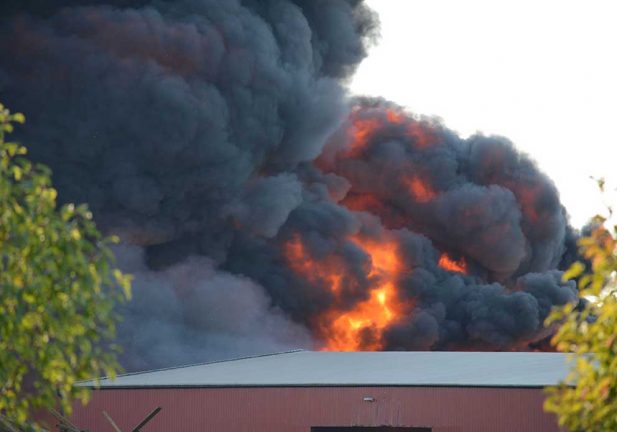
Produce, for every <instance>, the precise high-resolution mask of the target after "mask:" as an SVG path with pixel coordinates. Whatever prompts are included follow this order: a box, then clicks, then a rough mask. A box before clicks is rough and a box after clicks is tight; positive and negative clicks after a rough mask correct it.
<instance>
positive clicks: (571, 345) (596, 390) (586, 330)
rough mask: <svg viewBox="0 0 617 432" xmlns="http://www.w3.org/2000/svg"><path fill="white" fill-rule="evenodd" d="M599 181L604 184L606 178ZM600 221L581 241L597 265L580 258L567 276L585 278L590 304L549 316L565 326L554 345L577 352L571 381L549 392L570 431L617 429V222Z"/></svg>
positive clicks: (549, 404) (549, 403)
mask: <svg viewBox="0 0 617 432" xmlns="http://www.w3.org/2000/svg"><path fill="white" fill-rule="evenodd" d="M599 185H600V188H601V189H602V188H603V187H604V184H603V182H602V181H600V182H599ZM611 214H612V211H611V209H610V208H609V215H611ZM594 223H595V228H594V229H593V230H592V232H591V234H590V235H589V236H587V237H584V238H581V239H580V240H579V243H578V244H579V248H580V252H581V254H582V256H584V257H585V258H586V259H587V260H588V262H589V263H590V267H591V268H590V269H589V270H588V269H587V268H586V266H585V265H584V264H583V263H581V262H577V263H575V264H574V265H572V267H571V268H570V269H569V270H568V271H567V272H566V273H565V274H564V278H566V279H568V278H570V279H571V278H579V279H578V285H579V289H580V294H581V296H582V297H584V298H585V299H587V300H588V302H587V304H586V305H585V306H584V307H583V308H575V307H574V305H567V306H564V307H562V308H559V309H557V310H555V311H554V312H553V313H552V314H551V315H550V316H549V318H548V320H547V323H548V324H559V325H560V327H559V329H558V330H557V332H556V334H555V336H554V337H553V343H554V345H555V346H556V348H557V349H558V350H559V351H562V352H569V353H572V364H571V370H570V373H569V375H568V377H567V379H566V381H565V382H564V383H562V384H561V385H560V386H556V387H551V388H549V389H548V390H547V391H548V393H549V396H548V398H547V400H546V402H545V409H546V410H547V411H549V412H553V413H556V414H557V417H558V420H559V424H560V425H561V426H563V427H564V428H565V429H566V430H567V431H570V432H583V431H584V432H589V431H593V432H604V431H606V432H609V431H610V432H614V431H617V282H616V273H617V226H613V227H608V225H609V223H608V220H607V219H606V218H604V217H600V216H597V217H596V218H595V221H594Z"/></svg>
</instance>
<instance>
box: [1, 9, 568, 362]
mask: <svg viewBox="0 0 617 432" xmlns="http://www.w3.org/2000/svg"><path fill="white" fill-rule="evenodd" d="M0 16H2V17H3V18H2V20H1V21H0V99H2V100H3V102H5V103H6V104H7V105H8V106H10V107H11V109H13V110H16V111H22V112H24V113H25V114H26V115H27V118H28V125H27V127H26V128H24V130H23V131H21V135H20V137H19V138H20V139H21V140H22V141H23V142H24V144H26V145H27V146H28V147H29V149H30V154H31V156H32V157H33V158H34V159H36V160H38V161H42V162H44V163H46V164H48V165H49V166H51V168H52V169H53V172H54V183H55V185H56V186H57V188H58V189H59V192H60V198H61V199H62V200H63V201H67V202H87V203H88V204H89V205H90V207H91V208H92V209H93V211H94V213H95V217H96V220H97V222H98V224H99V225H100V226H101V227H102V228H103V229H104V230H105V231H106V232H110V233H111V232H113V233H116V234H119V235H120V236H121V238H122V239H123V242H124V245H123V246H122V247H121V248H119V249H118V251H117V255H118V259H119V264H120V265H121V266H122V267H123V268H125V269H127V270H128V271H131V272H133V273H135V274H136V281H135V295H134V299H133V301H132V302H131V303H130V304H129V305H127V306H126V307H125V310H124V315H125V317H126V318H125V322H124V324H123V325H122V327H121V329H120V342H121V343H122V344H123V345H124V347H125V350H126V352H125V355H124V364H125V366H126V367H127V368H129V369H135V368H146V367H152V366H164V365H170V364H177V363H180V362H191V361H198V360H204V359H211V358H218V357H222V356H231V355H236V354H247V353H251V352H260V351H261V352H264V351H270V350H278V349H283V348H288V347H298V346H300V347H319V346H320V339H321V338H327V336H328V335H327V334H325V333H324V331H323V327H322V326H321V324H320V323H319V320H320V317H323V314H324V313H325V312H327V311H329V310H332V308H333V307H334V308H336V309H337V310H341V311H345V310H349V309H352V308H353V307H354V305H356V304H357V303H358V302H361V301H362V300H364V299H366V298H367V297H368V296H369V288H370V287H371V286H372V284H373V283H374V280H373V279H374V278H373V277H372V276H371V275H369V272H368V271H367V268H368V267H370V265H371V264H370V261H371V258H370V256H369V255H368V254H367V252H366V251H365V250H363V249H362V248H361V247H358V245H357V244H355V243H354V242H352V241H350V237H352V236H357V235H362V236H365V237H369V238H374V239H376V240H382V239H384V238H388V239H390V241H393V242H395V243H396V244H397V245H398V247H399V250H400V254H401V257H402V258H401V259H402V260H403V261H404V262H405V264H406V266H407V268H408V271H405V272H403V273H401V274H400V275H397V278H398V280H397V286H399V287H400V288H399V291H400V295H401V296H403V297H408V298H410V299H412V298H413V299H414V302H416V309H415V310H414V312H413V313H412V314H410V315H409V316H408V317H406V318H405V319H403V320H400V321H399V322H397V323H396V325H392V326H391V327H389V328H388V329H387V331H386V332H385V333H384V347H385V348H391V349H417V348H423V349H444V348H458V347H461V348H471V347H475V348H486V349H490V348H497V349H506V348H512V347H520V346H523V345H525V344H526V343H528V342H529V341H532V340H537V339H540V338H541V337H543V336H544V331H543V330H542V320H543V318H544V317H545V316H546V314H547V312H548V310H549V308H550V306H551V305H554V304H561V303H564V302H566V301H570V300H572V299H574V290H573V288H572V287H571V286H570V285H563V284H562V283H561V282H560V279H559V273H558V272H557V271H556V269H557V268H558V267H559V266H560V261H561V262H562V264H561V265H564V263H566V261H568V260H570V259H571V258H570V257H569V255H568V254H566V256H565V258H564V252H565V250H566V249H565V246H564V245H565V244H572V241H571V239H572V238H573V237H574V236H573V234H572V232H571V231H570V230H569V228H568V227H567V223H566V218H565V212H564V210H563V209H562V207H561V205H560V203H559V199H558V195H557V192H556V190H555V188H554V186H553V185H552V183H551V182H550V181H549V180H548V179H547V178H546V177H545V176H544V175H542V174H541V173H539V172H538V170H537V169H536V167H535V166H534V164H533V163H532V162H531V161H530V160H529V159H528V158H527V157H526V156H521V155H519V154H518V153H517V152H516V151H515V150H514V149H513V147H512V145H511V144H510V143H508V142H507V141H506V140H504V139H501V138H486V137H481V136H477V137H473V138H470V139H468V140H461V139H460V138H458V137H456V136H455V135H454V134H453V133H452V132H450V131H448V130H447V129H445V128H443V127H441V126H439V125H432V126H431V128H429V129H431V131H432V132H431V133H432V134H433V135H435V136H436V137H437V139H438V141H439V142H438V145H434V146H430V147H428V148H426V149H424V148H420V147H421V146H418V145H416V144H417V143H416V144H414V140H416V141H417V140H418V139H419V138H418V137H417V136H416V135H414V134H413V133H412V134H411V135H410V134H409V131H408V130H404V125H403V124H402V123H400V121H399V120H396V121H389V120H388V119H387V116H388V115H387V112H388V109H390V108H389V105H388V104H386V103H383V102H375V101H363V102H361V103H360V105H362V106H364V108H363V109H361V110H360V111H354V112H353V113H351V118H352V119H356V120H357V119H358V116H360V117H362V116H364V117H366V118H369V119H370V118H375V119H377V120H378V121H379V122H380V124H379V127H378V128H377V129H376V132H374V133H373V134H372V135H371V138H370V142H367V145H366V148H363V149H361V151H359V153H358V154H354V155H351V156H350V155H349V154H347V153H346V150H345V149H346V148H347V147H348V146H349V145H350V143H349V131H350V130H353V129H354V127H355V126H354V123H353V121H351V120H348V118H350V117H349V116H350V112H351V111H350V110H351V105H352V103H351V102H350V100H349V99H348V98H347V96H346V93H345V89H344V82H345V80H346V79H347V78H348V77H349V76H350V75H351V74H352V73H353V71H354V69H355V67H356V66H357V65H358V63H359V62H360V61H361V60H362V58H364V56H365V55H366V48H367V45H368V44H369V43H370V42H371V40H372V39H373V37H374V36H375V33H376V19H375V17H374V15H373V14H372V12H371V11H370V10H369V9H368V8H367V7H366V6H365V5H364V4H363V3H362V1H360V0H108V1H96V0H64V1H61V0H56V1H43V0H30V1H17V0H9V1H6V2H3V3H2V5H0ZM371 104H372V105H371ZM386 120H388V121H386ZM410 121H411V120H409V119H407V120H405V121H404V122H406V123H404V124H405V125H407V124H408V123H409V122H410ZM414 137H415V138H414ZM327 142H328V144H327V146H326V143H327ZM414 146H415V147H414ZM320 155H321V157H320ZM318 157H320V159H319V163H317V164H315V163H314V161H315V160H316V159H317V158H318ZM409 175H420V176H422V177H423V179H424V180H426V181H427V182H429V183H430V184H431V185H432V186H431V187H432V188H434V189H435V190H436V191H437V193H436V196H435V197H432V196H431V199H430V202H424V201H425V200H418V199H417V198H418V197H417V196H416V197H415V199H414V196H413V194H412V195H410V194H409V193H408V189H409V185H408V184H406V183H403V182H402V181H401V179H404V178H406V176H409ZM366 195H372V196H374V197H377V199H376V203H377V204H376V206H374V207H366V208H357V206H356V207H354V206H352V205H350V204H349V202H350V200H352V199H353V198H354V197H362V196H366ZM354 210H357V211H354ZM294 239H298V240H299V241H301V242H302V244H304V245H306V248H307V250H308V251H309V252H310V254H311V256H312V257H313V258H314V259H315V260H316V261H320V260H326V261H329V262H331V263H335V264H336V266H337V268H338V269H340V271H341V272H342V273H344V275H343V279H342V281H343V283H342V286H343V288H342V295H340V294H339V295H333V293H332V291H331V290H330V287H329V286H327V283H326V282H325V281H321V280H318V279H315V278H306V277H303V275H302V274H299V273H298V271H297V268H296V267H295V266H294V263H293V262H290V258H289V255H288V254H287V253H286V247H287V245H289V243H290V241H294ZM566 240H567V241H566ZM441 252H448V253H451V254H455V255H457V254H458V255H460V256H465V257H467V259H468V260H469V265H470V274H469V275H461V274H453V273H452V272H447V271H445V270H443V269H441V268H440V267H439V266H438V265H437V262H438V259H439V254H440V253H441ZM343 270H344V272H343ZM337 271H339V270H337ZM365 336H366V337H367V338H371V337H372V338H374V337H375V335H374V334H372V333H371V332H370V331H367V334H366V335H365Z"/></svg>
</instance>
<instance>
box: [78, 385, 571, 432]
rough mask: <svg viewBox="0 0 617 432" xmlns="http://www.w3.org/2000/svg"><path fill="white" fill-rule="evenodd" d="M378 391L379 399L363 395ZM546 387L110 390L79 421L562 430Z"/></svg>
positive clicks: (229, 429) (153, 425) (257, 427)
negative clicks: (550, 410) (546, 408)
mask: <svg viewBox="0 0 617 432" xmlns="http://www.w3.org/2000/svg"><path fill="white" fill-rule="evenodd" d="M364 397H373V398H375V401H374V402H365V401H363V398H364ZM543 400H544V394H543V391H542V389H523V388H502V389H499V388H468V387H467V388H466V387H458V388H448V387H287V388H277V387H252V388H165V389H115V390H112V389H105V390H96V391H94V392H93V395H92V400H91V402H90V403H89V404H88V406H86V407H83V406H77V407H76V409H75V413H74V415H73V420H74V422H75V423H76V424H77V425H78V426H79V427H81V428H82V429H89V430H90V431H92V432H113V429H112V427H111V426H110V425H109V424H108V423H107V421H106V420H105V418H104V417H103V414H102V411H103V410H105V411H107V412H108V413H109V414H110V415H111V416H112V417H113V418H114V419H115V421H116V423H117V424H118V426H120V428H122V429H123V431H126V432H129V431H130V430H131V428H132V427H133V426H135V425H136V424H137V423H139V421H141V419H142V418H143V417H144V416H145V415H146V414H147V413H149V412H150V411H151V410H152V409H154V408H155V407H157V406H160V407H162V408H163V409H162V411H161V412H160V413H159V414H158V415H157V416H156V417H155V418H154V419H153V420H152V421H151V422H150V423H149V424H148V425H147V426H146V427H144V429H143V432H170V431H183V432H190V431H216V432H261V431H263V432H283V431H285V432H309V431H310V427H311V426H353V425H362V426H381V425H389V426H425V427H432V428H433V431H434V432H454V431H456V432H536V431H537V432H558V431H559V429H558V427H557V424H556V421H555V418H554V417H553V416H552V415H549V414H546V413H544V412H543V411H542V402H543Z"/></svg>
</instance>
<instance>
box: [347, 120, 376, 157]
mask: <svg viewBox="0 0 617 432" xmlns="http://www.w3.org/2000/svg"><path fill="white" fill-rule="evenodd" d="M351 123H352V125H353V126H352V128H351V138H352V139H351V144H350V148H349V150H348V153H349V154H351V155H356V154H358V153H360V152H362V150H364V149H365V148H366V146H367V145H368V141H369V139H370V138H371V135H372V134H373V132H374V131H375V130H376V129H378V128H379V126H380V123H379V120H378V119H376V118H368V119H363V118H359V117H358V116H357V115H354V114H352V117H351Z"/></svg>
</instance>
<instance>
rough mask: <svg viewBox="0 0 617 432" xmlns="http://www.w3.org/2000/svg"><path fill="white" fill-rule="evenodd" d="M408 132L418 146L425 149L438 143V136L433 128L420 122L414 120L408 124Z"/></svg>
mask: <svg viewBox="0 0 617 432" xmlns="http://www.w3.org/2000/svg"><path fill="white" fill-rule="evenodd" d="M407 133H408V134H409V136H411V137H413V139H414V143H415V144H416V146H417V147H418V148H421V149H425V148H427V147H430V146H432V145H433V144H435V143H436V141H437V138H436V137H435V135H434V133H433V132H432V131H431V129H430V128H429V127H428V126H427V125H425V124H422V123H420V122H417V121H414V122H412V123H410V124H409V126H407Z"/></svg>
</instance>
